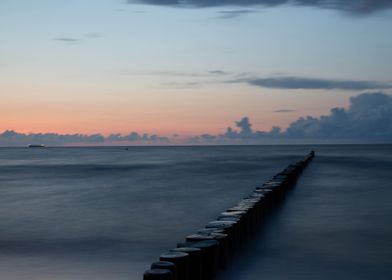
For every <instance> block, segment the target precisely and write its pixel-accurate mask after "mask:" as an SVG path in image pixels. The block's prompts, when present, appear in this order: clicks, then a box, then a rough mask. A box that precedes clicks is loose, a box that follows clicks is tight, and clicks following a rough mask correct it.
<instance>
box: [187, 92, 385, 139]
mask: <svg viewBox="0 0 392 280" xmlns="http://www.w3.org/2000/svg"><path fill="white" fill-rule="evenodd" d="M235 126H236V128H232V127H228V128H227V129H226V131H225V133H223V134H220V135H210V134H203V135H200V136H198V137H194V138H192V139H190V141H191V142H193V143H203V141H207V142H213V143H215V144H217V143H223V144H235V143H238V144H257V143H263V142H266V141H270V142H272V143H273V142H275V143H276V142H282V141H286V143H290V142H294V141H297V140H301V141H315V142H317V141H338V142H339V141H340V142H344V141H351V142H374V141H375V142H384V143H392V97H391V96H390V95H387V94H384V93H381V92H378V93H363V94H360V95H358V96H355V97H352V98H351V99H350V106H349V108H347V109H345V108H333V109H331V111H330V113H329V115H326V116H321V117H319V118H315V117H310V116H309V117H301V118H299V119H297V120H296V121H294V122H292V123H291V124H290V125H289V127H288V128H287V129H286V130H285V131H283V130H281V129H280V128H279V127H273V128H272V129H271V130H270V131H254V130H253V129H252V127H251V123H250V121H249V118H247V117H244V118H242V119H241V120H239V121H237V122H235Z"/></svg>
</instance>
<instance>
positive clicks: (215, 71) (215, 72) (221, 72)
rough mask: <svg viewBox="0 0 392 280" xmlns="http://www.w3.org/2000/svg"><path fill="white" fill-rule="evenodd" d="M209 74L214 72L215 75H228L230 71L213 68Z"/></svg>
mask: <svg viewBox="0 0 392 280" xmlns="http://www.w3.org/2000/svg"><path fill="white" fill-rule="evenodd" d="M208 73H209V74H213V75H227V74H229V73H227V72H225V71H222V70H211V71H208Z"/></svg>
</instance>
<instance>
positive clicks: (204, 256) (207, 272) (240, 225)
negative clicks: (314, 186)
mask: <svg viewBox="0 0 392 280" xmlns="http://www.w3.org/2000/svg"><path fill="white" fill-rule="evenodd" d="M313 157H314V151H311V152H310V153H309V154H308V155H307V156H306V157H305V158H304V159H303V160H300V161H298V162H296V163H294V164H291V165H289V166H288V167H287V168H286V169H284V170H283V171H282V172H279V173H278V174H276V175H275V176H274V177H273V178H272V179H271V180H269V181H267V182H266V183H264V184H263V185H262V186H260V187H256V189H255V190H254V191H253V192H252V193H251V194H250V195H249V196H247V197H245V198H243V199H242V200H240V201H239V202H238V203H237V205H235V206H234V207H232V208H229V209H227V210H226V211H224V212H222V213H221V214H220V215H219V217H218V218H217V219H216V220H215V221H211V222H209V223H208V224H207V225H206V226H205V228H203V229H200V230H198V231H197V232H196V233H194V234H190V235H188V236H187V237H186V238H185V241H184V242H181V243H178V244H177V248H175V249H172V250H170V251H168V252H165V253H163V254H161V256H160V258H159V261H157V262H154V263H153V264H152V265H151V268H150V269H149V270H147V271H146V272H145V273H144V276H143V277H144V278H143V279H144V280H211V279H213V278H214V277H215V275H216V274H217V272H218V271H219V270H220V269H224V268H225V267H226V265H227V263H228V262H229V260H230V259H231V258H232V257H233V256H234V255H235V254H236V253H237V252H238V250H239V249H240V248H241V247H242V246H243V244H244V243H246V242H247V241H248V240H249V239H250V237H251V236H252V235H253V234H254V233H255V231H257V230H258V229H259V228H260V224H261V223H262V221H263V220H264V218H265V217H266V215H267V214H268V213H269V212H271V210H273V208H274V207H276V206H277V205H279V203H280V202H281V201H282V199H283V198H284V197H285V195H286V193H287V191H288V190H289V189H290V188H292V187H293V186H294V185H295V182H296V180H297V178H298V177H299V175H300V174H301V172H302V170H303V169H304V168H305V167H306V166H307V165H308V163H309V162H310V161H311V160H312V159H313Z"/></svg>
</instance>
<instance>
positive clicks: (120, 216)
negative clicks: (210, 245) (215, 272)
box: [0, 145, 392, 280]
mask: <svg viewBox="0 0 392 280" xmlns="http://www.w3.org/2000/svg"><path fill="white" fill-rule="evenodd" d="M310 150H314V151H315V152H316V157H315V158H314V160H313V161H312V162H311V163H310V165H309V166H308V167H307V168H306V170H305V171H304V173H303V174H302V175H301V177H300V178H299V180H298V182H297V184H296V186H295V188H294V189H293V190H292V191H290V192H289V194H288V195H287V197H286V199H285V201H284V203H282V204H281V205H280V206H279V207H278V209H277V210H276V211H275V212H273V213H272V214H271V216H270V217H269V219H268V220H267V221H266V222H265V224H264V225H263V226H262V228H260V230H259V231H258V233H257V234H256V235H255V237H254V238H253V239H252V240H251V241H250V242H249V243H248V245H247V246H246V247H244V248H243V250H242V251H241V254H239V255H238V256H237V257H235V259H233V260H232V262H231V263H230V264H229V266H228V267H227V268H226V270H225V271H222V272H221V273H220V274H219V276H218V280H238V279H241V280H257V279H264V280H282V279H285V280H301V279H304V280H310V279H312V280H314V279H318V280H324V279H325V280H327V279H328V280H330V279H335V280H339V279H342V280H343V279H344V280H351V279H353V280H354V279H355V280H362V279H364V280H365V279H372V280H384V279H385V280H390V279H392V145H303V146H301V145H298V146H296V145H287V146H283V145H281V146H195V147H128V148H125V147H83V148H77V147H66V148H51V147H48V148H0V279H1V280H108V279H110V280H133V279H135V280H140V279H142V278H143V272H144V271H145V270H146V269H148V268H149V266H150V264H151V263H152V262H154V261H157V260H158V258H159V255H160V254H161V253H163V252H165V251H167V250H170V249H172V248H174V247H175V246H176V243H178V242H182V241H184V237H185V236H186V235H188V234H191V233H193V232H195V231H196V230H197V229H200V228H203V227H204V225H205V224H207V223H208V222H209V221H211V220H214V219H215V218H216V217H217V216H218V215H219V213H220V212H222V211H224V210H225V209H227V208H229V207H231V206H233V205H235V204H236V203H237V202H238V201H239V200H240V199H241V198H243V197H244V196H246V195H247V194H249V193H250V192H251V191H252V190H253V189H254V188H255V187H257V186H260V185H261V184H262V183H263V182H265V181H267V180H268V179H269V178H271V177H272V176H273V175H274V174H276V173H277V172H279V171H281V170H282V169H284V168H285V167H286V166H287V165H289V164H290V163H293V162H295V161H298V160H300V159H302V158H303V156H305V155H306V154H307V153H308V152H309V151H310Z"/></svg>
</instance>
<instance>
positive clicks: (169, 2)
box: [127, 0, 392, 15]
mask: <svg viewBox="0 0 392 280" xmlns="http://www.w3.org/2000/svg"><path fill="white" fill-rule="evenodd" d="M127 2H128V3H132V4H134V3H144V4H151V5H164V6H180V7H195V8H203V7H222V6H238V7H250V6H263V7H274V6H281V5H292V6H310V7H316V8H322V9H334V10H340V11H344V12H347V13H350V14H356V15H366V14H372V13H375V12H379V11H383V10H387V9H390V8H391V7H392V1H390V0H128V1H127Z"/></svg>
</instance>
